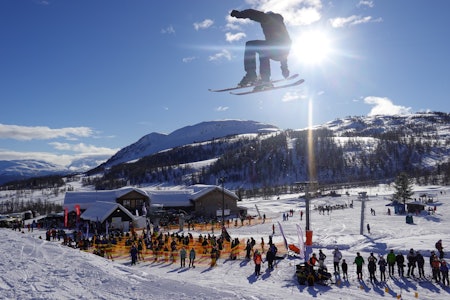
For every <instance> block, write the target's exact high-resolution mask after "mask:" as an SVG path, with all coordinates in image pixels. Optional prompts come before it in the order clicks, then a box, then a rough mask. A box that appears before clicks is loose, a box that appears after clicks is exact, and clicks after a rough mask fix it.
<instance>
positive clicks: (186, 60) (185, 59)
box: [183, 56, 197, 63]
mask: <svg viewBox="0 0 450 300" xmlns="http://www.w3.org/2000/svg"><path fill="white" fill-rule="evenodd" d="M195 59H197V58H196V57H195V56H190V57H184V58H183V62H184V63H190V62H192V61H193V60H195Z"/></svg>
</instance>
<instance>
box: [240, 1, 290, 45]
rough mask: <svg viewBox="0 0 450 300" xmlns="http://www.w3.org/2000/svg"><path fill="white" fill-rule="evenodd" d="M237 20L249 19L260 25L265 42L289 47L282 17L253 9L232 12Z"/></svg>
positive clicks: (288, 39) (287, 34)
mask: <svg viewBox="0 0 450 300" xmlns="http://www.w3.org/2000/svg"><path fill="white" fill-rule="evenodd" d="M233 12H234V13H233V16H234V17H236V18H239V19H250V20H252V21H255V22H258V23H260V24H261V28H262V30H263V32H264V36H265V38H266V41H268V42H272V43H273V44H278V45H291V38H290V37H289V33H288V31H287V29H286V25H285V24H284V19H283V16H282V15H280V14H276V13H272V12H269V13H264V12H262V11H258V10H254V9H246V10H242V11H233Z"/></svg>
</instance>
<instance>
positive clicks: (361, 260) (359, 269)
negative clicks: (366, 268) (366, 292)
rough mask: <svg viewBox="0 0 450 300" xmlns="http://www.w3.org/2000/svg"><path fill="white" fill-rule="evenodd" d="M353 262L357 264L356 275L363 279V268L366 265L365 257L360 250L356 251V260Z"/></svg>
mask: <svg viewBox="0 0 450 300" xmlns="http://www.w3.org/2000/svg"><path fill="white" fill-rule="evenodd" d="M353 264H355V265H356V275H357V276H358V279H360V280H362V279H363V273H362V268H363V265H364V258H363V257H362V256H361V254H360V253H359V252H357V253H356V257H355V260H354V261H353Z"/></svg>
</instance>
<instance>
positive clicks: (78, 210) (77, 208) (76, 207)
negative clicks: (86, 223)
mask: <svg viewBox="0 0 450 300" xmlns="http://www.w3.org/2000/svg"><path fill="white" fill-rule="evenodd" d="M75 213H76V215H77V223H79V222H80V214H81V213H80V205H79V204H76V205H75Z"/></svg>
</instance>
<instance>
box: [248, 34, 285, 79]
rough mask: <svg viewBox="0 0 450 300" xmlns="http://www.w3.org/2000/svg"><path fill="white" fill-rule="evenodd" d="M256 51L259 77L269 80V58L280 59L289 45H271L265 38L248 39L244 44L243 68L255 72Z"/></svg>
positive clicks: (283, 57)
mask: <svg viewBox="0 0 450 300" xmlns="http://www.w3.org/2000/svg"><path fill="white" fill-rule="evenodd" d="M256 53H258V55H259V74H260V75H261V79H262V80H265V81H268V80H270V75H271V73H270V60H271V59H272V60H275V61H282V60H285V59H286V58H287V56H288V54H289V47H283V46H279V45H273V44H271V43H269V42H267V41H265V40H254V41H248V42H247V43H246V44H245V53H244V69H245V71H246V72H247V74H248V73H256Z"/></svg>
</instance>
